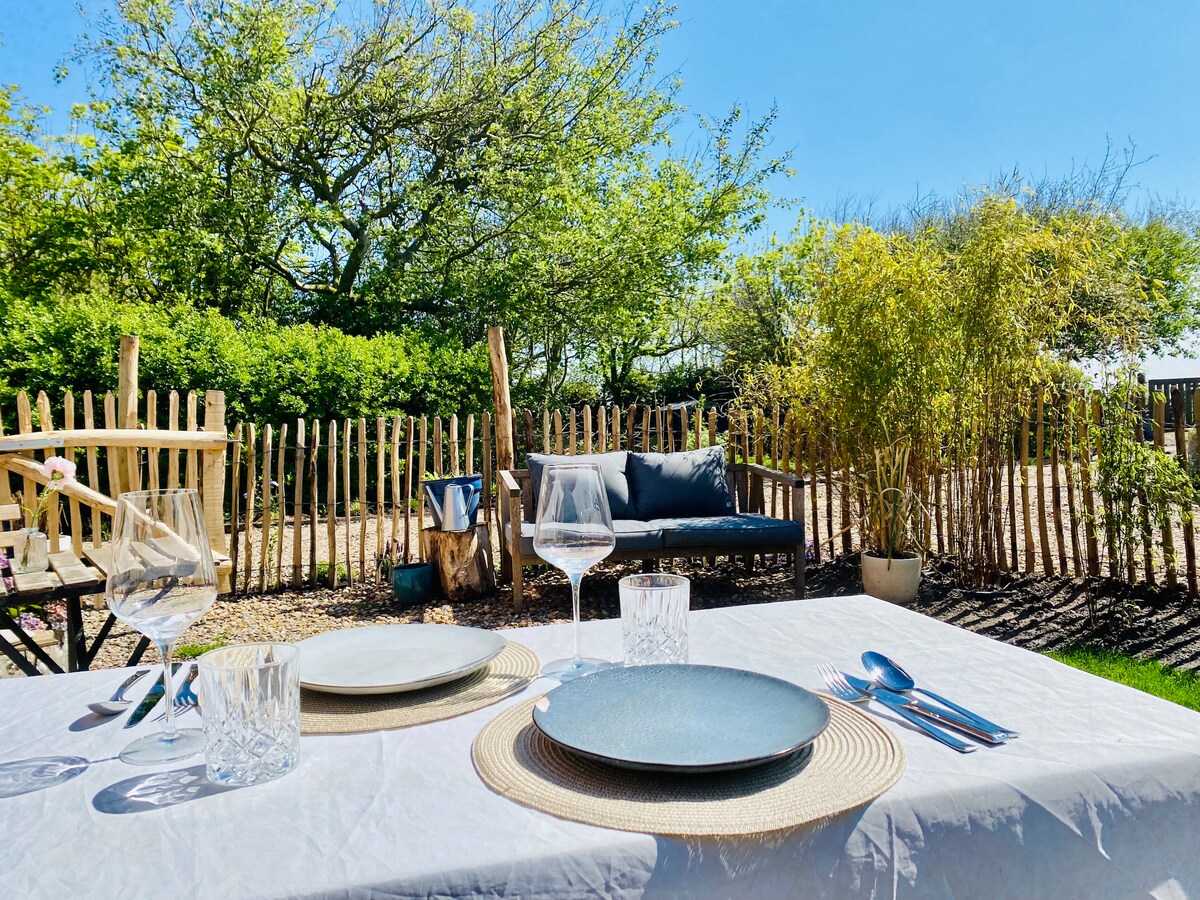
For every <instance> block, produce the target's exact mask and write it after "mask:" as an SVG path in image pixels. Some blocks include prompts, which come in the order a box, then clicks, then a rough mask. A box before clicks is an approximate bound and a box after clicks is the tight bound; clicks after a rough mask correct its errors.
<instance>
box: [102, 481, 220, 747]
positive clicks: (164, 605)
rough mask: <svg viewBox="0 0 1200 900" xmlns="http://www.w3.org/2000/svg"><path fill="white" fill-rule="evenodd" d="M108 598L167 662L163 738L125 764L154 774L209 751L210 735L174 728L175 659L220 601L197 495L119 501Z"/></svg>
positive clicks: (140, 494)
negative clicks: (156, 768) (181, 642)
mask: <svg viewBox="0 0 1200 900" xmlns="http://www.w3.org/2000/svg"><path fill="white" fill-rule="evenodd" d="M104 596H105V599H106V600H107V601H108V608H109V609H110V610H112V613H113V615H114V616H116V617H117V618H118V619H120V620H121V621H122V622H124V623H125V624H126V625H129V626H130V627H131V628H135V629H137V630H138V631H140V632H141V633H142V634H144V635H146V637H148V638H150V640H152V641H154V643H155V644H156V645H157V646H158V652H159V654H161V656H162V661H163V698H164V700H165V707H166V721H165V722H164V724H163V730H162V733H161V734H156V735H149V736H147V737H143V738H141V739H139V740H136V741H134V742H133V743H132V744H130V745H129V746H128V747H126V748H125V749H124V750H122V751H121V759H122V760H124V761H125V762H127V763H133V764H134V765H140V766H152V765H158V764H159V763H167V762H174V761H176V760H180V759H187V758H188V757H189V756H195V755H196V754H197V753H199V752H200V751H201V750H203V749H204V735H203V732H201V731H200V729H198V728H188V729H184V730H179V729H176V727H175V718H174V710H173V709H172V706H173V704H172V700H174V698H175V695H174V693H173V692H172V690H171V656H172V655H173V653H174V650H175V642H176V641H177V640H178V639H179V635H181V634H182V633H183V631H184V629H186V628H187V627H188V626H189V625H191V624H192V623H193V622H195V621H196V620H197V619H198V618H200V617H201V616H202V615H204V613H206V612H207V611H208V609H209V608H210V607H211V606H212V605H213V602H214V601H215V600H216V599H217V573H216V569H215V567H214V565H213V557H212V548H211V547H210V546H209V543H208V532H207V530H206V529H205V527H204V516H203V514H202V513H201V510H200V497H199V495H198V494H197V493H196V491H194V490H166V491H131V492H129V493H126V494H121V496H119V497H118V498H117V511H116V513H115V515H114V517H113V540H112V567H111V569H110V571H109V573H108V584H107V585H106V587H105V591H104Z"/></svg>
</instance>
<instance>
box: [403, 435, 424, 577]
mask: <svg viewBox="0 0 1200 900" xmlns="http://www.w3.org/2000/svg"><path fill="white" fill-rule="evenodd" d="M407 425H408V427H407V429H406V438H407V440H406V449H405V451H404V562H405V563H410V562H412V537H411V534H412V492H413V442H414V441H415V440H416V430H417V428H416V419H414V418H413V417H412V416H409V417H408V420H407ZM420 526H421V523H420V521H418V522H417V527H418V528H419V527H420Z"/></svg>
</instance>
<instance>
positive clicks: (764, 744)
mask: <svg viewBox="0 0 1200 900" xmlns="http://www.w3.org/2000/svg"><path fill="white" fill-rule="evenodd" d="M533 721H534V724H535V725H536V726H537V727H538V729H539V730H540V731H541V732H542V733H543V734H544V735H546V737H548V738H549V739H550V740H552V741H554V742H555V743H557V744H561V745H562V746H563V747H565V748H566V749H568V750H571V751H573V752H575V753H579V754H581V755H583V756H587V757H590V758H591V759H596V760H599V761H601V762H606V763H610V764H611V765H614V766H621V767H623V768H629V769H641V770H648V771H670V772H720V771H726V770H730V769H742V768H746V767H748V766H754V765H758V764H759V763H764V762H769V761H771V760H773V759H779V758H781V757H784V756H788V755H789V754H791V753H795V752H796V751H797V750H800V749H801V748H802V747H805V746H807V745H808V744H811V743H812V742H813V741H814V740H815V739H816V737H817V735H819V734H820V733H821V732H822V731H824V730H825V726H827V725H828V724H829V707H828V706H826V705H825V701H824V700H822V699H821V698H820V697H818V696H817V695H816V694H813V693H810V692H809V691H806V690H804V688H802V687H797V686H796V685H794V684H792V683H791V682H788V681H783V680H781V679H779V678H772V677H770V676H769V675H760V674H758V673H757V672H746V671H743V670H742V669H724V668H719V667H717V666H676V665H662V666H631V667H630V668H627V669H626V668H613V669H605V670H604V671H602V672H596V673H595V674H593V675H585V676H584V677H582V678H577V679H575V680H574V681H569V682H567V683H566V684H564V685H562V686H561V687H557V688H555V689H554V690H553V691H551V692H550V693H549V694H547V695H546V696H545V697H543V698H542V699H541V700H540V701H538V703H537V705H536V706H535V707H534V710H533Z"/></svg>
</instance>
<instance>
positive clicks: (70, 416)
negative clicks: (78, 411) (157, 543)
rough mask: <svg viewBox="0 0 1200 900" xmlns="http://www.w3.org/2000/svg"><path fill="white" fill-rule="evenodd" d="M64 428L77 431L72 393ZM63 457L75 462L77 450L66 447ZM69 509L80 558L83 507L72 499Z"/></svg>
mask: <svg viewBox="0 0 1200 900" xmlns="http://www.w3.org/2000/svg"><path fill="white" fill-rule="evenodd" d="M63 428H64V429H65V430H66V431H74V430H75V395H74V394H72V393H71V392H70V391H67V392H66V393H65V394H63ZM63 456H65V457H66V458H67V459H69V460H70V461H71V462H75V461H76V460H75V448H74V447H73V446H72V445H70V444H68V445H66V446H65V447H64V448H63ZM2 480H3V481H4V482H6V483H7V481H8V476H7V475H4V476H3V479H2ZM69 509H70V511H71V552H73V553H74V554H75V555H76V556H79V555H80V554H82V553H83V507H82V506H81V505H80V503H79V501H78V500H77V499H76V498H74V497H72V498H71V499H70V504H69Z"/></svg>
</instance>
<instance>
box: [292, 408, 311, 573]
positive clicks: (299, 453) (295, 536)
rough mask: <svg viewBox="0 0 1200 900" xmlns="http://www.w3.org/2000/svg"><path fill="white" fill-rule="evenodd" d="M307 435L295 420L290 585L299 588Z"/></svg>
mask: <svg viewBox="0 0 1200 900" xmlns="http://www.w3.org/2000/svg"><path fill="white" fill-rule="evenodd" d="M306 437H307V435H306V434H305V431H304V419H297V420H296V470H295V471H296V487H295V489H294V493H293V495H292V585H293V586H294V587H299V586H300V582H301V580H302V579H303V577H304V547H303V541H304V478H305V476H306V475H307V474H308V471H307V469H306V468H305V465H304V457H305V454H306V453H307V451H308V447H307V446H306V445H305V438H306Z"/></svg>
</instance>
